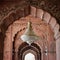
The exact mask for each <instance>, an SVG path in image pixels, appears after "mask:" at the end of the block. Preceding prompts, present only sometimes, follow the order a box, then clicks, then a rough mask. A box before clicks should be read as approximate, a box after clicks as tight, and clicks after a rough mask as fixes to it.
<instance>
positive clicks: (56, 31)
mask: <svg viewBox="0 0 60 60" xmlns="http://www.w3.org/2000/svg"><path fill="white" fill-rule="evenodd" d="M58 32H59V24H56V25H55V27H54V36H56V35H57V34H58Z"/></svg>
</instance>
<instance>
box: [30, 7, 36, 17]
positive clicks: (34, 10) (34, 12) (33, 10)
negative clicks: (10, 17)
mask: <svg viewBox="0 0 60 60" xmlns="http://www.w3.org/2000/svg"><path fill="white" fill-rule="evenodd" d="M31 15H32V16H33V17H36V8H35V7H33V6H31Z"/></svg>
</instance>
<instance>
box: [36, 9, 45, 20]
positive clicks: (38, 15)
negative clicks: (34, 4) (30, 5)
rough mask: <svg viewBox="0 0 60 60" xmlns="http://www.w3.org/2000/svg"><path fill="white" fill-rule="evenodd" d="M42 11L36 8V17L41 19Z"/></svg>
mask: <svg viewBox="0 0 60 60" xmlns="http://www.w3.org/2000/svg"><path fill="white" fill-rule="evenodd" d="M43 14H44V11H43V10H42V9H37V14H36V17H37V18H40V19H41V20H42V18H43Z"/></svg>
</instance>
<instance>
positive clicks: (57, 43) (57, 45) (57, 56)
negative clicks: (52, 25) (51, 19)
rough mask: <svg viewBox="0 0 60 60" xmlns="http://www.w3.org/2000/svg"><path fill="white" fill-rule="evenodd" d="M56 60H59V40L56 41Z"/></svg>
mask: <svg viewBox="0 0 60 60" xmlns="http://www.w3.org/2000/svg"><path fill="white" fill-rule="evenodd" d="M56 60H60V38H59V39H57V40H56Z"/></svg>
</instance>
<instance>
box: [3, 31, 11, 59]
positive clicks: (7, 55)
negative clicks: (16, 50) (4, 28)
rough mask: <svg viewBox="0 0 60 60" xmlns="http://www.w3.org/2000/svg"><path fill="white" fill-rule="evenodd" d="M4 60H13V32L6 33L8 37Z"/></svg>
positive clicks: (6, 38) (5, 41)
mask: <svg viewBox="0 0 60 60" xmlns="http://www.w3.org/2000/svg"><path fill="white" fill-rule="evenodd" d="M3 60H12V34H11V32H6V37H5V40H4V55H3Z"/></svg>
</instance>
